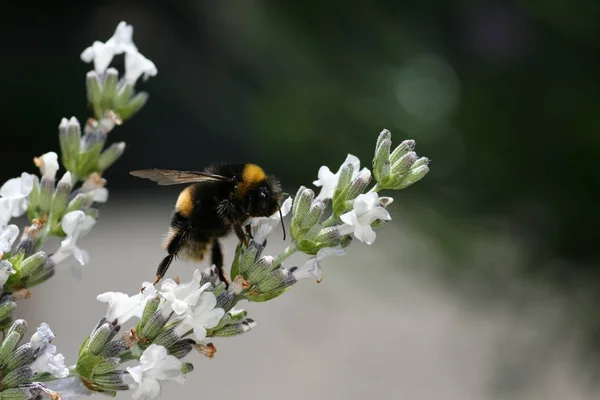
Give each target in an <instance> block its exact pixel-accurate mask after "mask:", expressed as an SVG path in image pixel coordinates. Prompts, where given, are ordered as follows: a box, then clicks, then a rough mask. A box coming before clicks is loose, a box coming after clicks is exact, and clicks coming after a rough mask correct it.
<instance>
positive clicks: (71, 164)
mask: <svg viewBox="0 0 600 400" xmlns="http://www.w3.org/2000/svg"><path fill="white" fill-rule="evenodd" d="M58 131H59V141H60V154H61V160H62V164H63V166H64V167H65V169H66V170H67V171H71V172H73V171H75V165H76V162H77V156H78V155H79V147H80V145H81V143H80V142H81V126H80V125H79V121H78V120H77V118H75V117H71V119H70V120H68V121H67V119H66V118H63V119H62V121H61V122H60V125H59V126H58Z"/></svg>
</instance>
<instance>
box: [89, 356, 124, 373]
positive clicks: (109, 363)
mask: <svg viewBox="0 0 600 400" xmlns="http://www.w3.org/2000/svg"><path fill="white" fill-rule="evenodd" d="M120 363H121V359H120V358H119V357H110V358H106V359H104V360H102V361H100V362H99V363H98V364H96V366H95V367H94V368H93V369H92V373H93V374H94V376H95V375H101V374H106V373H108V372H113V371H114V370H116V369H117V368H118V367H119V364H120Z"/></svg>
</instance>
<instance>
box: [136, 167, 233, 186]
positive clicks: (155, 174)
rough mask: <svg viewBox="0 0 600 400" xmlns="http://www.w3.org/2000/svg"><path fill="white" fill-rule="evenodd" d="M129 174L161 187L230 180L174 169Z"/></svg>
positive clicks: (218, 176) (147, 170)
mask: <svg viewBox="0 0 600 400" xmlns="http://www.w3.org/2000/svg"><path fill="white" fill-rule="evenodd" d="M130 174H131V175H133V176H137V177H138V178H144V179H150V180H151V181H154V182H156V183H158V184H159V185H161V186H164V185H178V184H181V183H195V182H225V181H229V180H230V179H229V178H226V177H224V176H221V175H215V174H210V173H208V172H201V171H177V170H174V169H156V168H154V169H139V170H136V171H131V172H130Z"/></svg>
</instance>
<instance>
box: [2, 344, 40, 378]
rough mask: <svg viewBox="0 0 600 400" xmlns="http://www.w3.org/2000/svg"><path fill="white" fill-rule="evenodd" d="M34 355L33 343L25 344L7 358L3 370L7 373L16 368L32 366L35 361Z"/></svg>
mask: <svg viewBox="0 0 600 400" xmlns="http://www.w3.org/2000/svg"><path fill="white" fill-rule="evenodd" d="M34 353H35V352H34V351H33V349H32V348H31V343H29V342H28V343H23V344H22V345H20V346H19V347H17V348H16V349H15V351H13V352H12V354H11V355H9V356H8V357H7V358H6V361H5V362H4V364H3V369H4V370H5V371H11V370H13V369H15V368H19V367H22V366H23V365H28V364H31V363H32V362H33V360H34V359H35V357H34Z"/></svg>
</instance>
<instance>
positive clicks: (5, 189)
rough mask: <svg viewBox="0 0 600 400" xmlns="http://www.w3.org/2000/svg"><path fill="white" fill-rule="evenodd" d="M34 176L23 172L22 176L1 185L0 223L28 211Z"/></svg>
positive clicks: (2, 223)
mask: <svg viewBox="0 0 600 400" xmlns="http://www.w3.org/2000/svg"><path fill="white" fill-rule="evenodd" d="M33 180H34V176H33V175H31V174H28V173H27V172H23V173H22V174H21V177H19V178H12V179H9V180H8V181H6V182H5V183H4V185H2V187H0V225H1V226H5V225H6V224H8V222H9V221H10V220H11V218H16V217H20V216H21V215H23V214H24V213H25V212H26V211H27V203H28V201H27V196H29V193H31V191H32V190H33Z"/></svg>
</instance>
